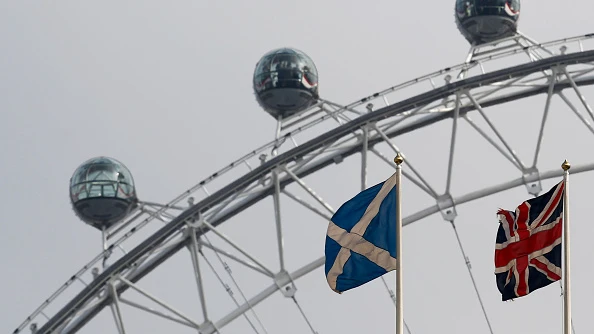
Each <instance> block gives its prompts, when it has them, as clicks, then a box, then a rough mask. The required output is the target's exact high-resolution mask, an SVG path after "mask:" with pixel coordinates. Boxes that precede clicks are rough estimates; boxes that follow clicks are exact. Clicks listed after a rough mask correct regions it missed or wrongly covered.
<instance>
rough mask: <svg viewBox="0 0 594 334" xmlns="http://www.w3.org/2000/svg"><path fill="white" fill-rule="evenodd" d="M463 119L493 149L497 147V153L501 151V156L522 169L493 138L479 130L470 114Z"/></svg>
mask: <svg viewBox="0 0 594 334" xmlns="http://www.w3.org/2000/svg"><path fill="white" fill-rule="evenodd" d="M462 118H464V120H466V121H467V122H468V124H470V126H472V128H473V129H475V130H476V131H477V132H478V133H479V134H480V135H481V136H482V137H483V138H485V139H486V140H487V141H488V142H489V143H490V144H491V145H493V147H495V149H497V151H499V153H501V155H503V156H504V157H505V158H506V159H507V160H508V161H509V162H511V163H512V164H513V165H514V166H515V167H516V168H518V169H521V167H520V165H518V163H517V162H516V161H515V160H514V158H513V157H512V156H510V155H509V154H508V153H507V152H505V151H504V150H503V149H502V148H501V147H500V146H499V145H498V144H497V143H496V142H495V141H494V140H493V139H491V137H489V135H487V134H486V133H485V131H483V130H482V129H481V128H479V127H478V125H476V123H474V121H473V120H472V119H471V118H470V116H468V114H466V115H464V116H462Z"/></svg>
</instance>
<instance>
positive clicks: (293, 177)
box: [284, 167, 334, 214]
mask: <svg viewBox="0 0 594 334" xmlns="http://www.w3.org/2000/svg"><path fill="white" fill-rule="evenodd" d="M284 170H285V173H287V175H289V176H290V177H291V178H292V179H293V180H295V182H297V184H299V185H300V186H301V188H303V189H304V190H305V191H306V192H307V193H308V194H310V195H311V197H313V198H314V199H315V200H316V201H318V203H320V204H321V205H322V206H323V207H324V208H326V210H328V211H329V212H330V213H331V214H334V209H332V207H331V206H330V204H328V203H327V202H326V201H324V199H323V198H322V197H320V196H319V195H318V194H316V192H315V191H314V190H313V189H311V188H310V187H309V186H307V184H305V182H303V180H302V179H300V178H299V177H297V175H295V173H293V172H292V171H291V170H289V169H288V168H287V167H284Z"/></svg>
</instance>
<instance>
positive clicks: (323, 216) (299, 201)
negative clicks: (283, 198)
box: [283, 189, 332, 220]
mask: <svg viewBox="0 0 594 334" xmlns="http://www.w3.org/2000/svg"><path fill="white" fill-rule="evenodd" d="M283 194H285V195H287V196H289V198H291V199H293V200H294V201H295V202H297V203H299V204H301V205H303V206H304V207H306V208H308V209H309V210H311V211H312V212H314V213H316V214H318V215H319V216H320V217H322V218H324V219H325V220H330V219H331V218H332V217H330V216H329V215H327V214H326V213H324V212H322V211H321V210H319V209H318V208H316V207H315V206H313V205H311V204H309V203H307V202H306V201H304V200H302V199H301V198H300V197H298V196H297V195H294V194H292V193H291V192H289V191H288V190H286V189H284V190H283Z"/></svg>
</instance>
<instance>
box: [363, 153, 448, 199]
mask: <svg viewBox="0 0 594 334" xmlns="http://www.w3.org/2000/svg"><path fill="white" fill-rule="evenodd" d="M369 151H371V152H373V153H374V154H375V155H377V156H378V157H379V158H380V159H382V160H383V161H385V162H386V163H387V164H388V165H390V166H391V167H394V168H395V166H396V164H395V163H394V161H393V160H391V159H388V157H386V156H385V155H384V154H383V153H382V152H380V151H378V150H377V149H376V148H371V149H370V150H369ZM402 175H404V177H406V178H407V179H408V180H409V181H410V182H412V183H414V184H415V185H416V186H417V187H419V188H421V190H423V191H424V192H426V193H427V194H428V195H429V196H431V197H433V198H437V195H436V194H435V193H433V192H431V191H430V190H429V189H428V188H427V187H425V185H424V184H422V183H421V182H419V181H417V180H416V179H415V178H414V177H412V175H410V174H408V173H407V172H405V171H402Z"/></svg>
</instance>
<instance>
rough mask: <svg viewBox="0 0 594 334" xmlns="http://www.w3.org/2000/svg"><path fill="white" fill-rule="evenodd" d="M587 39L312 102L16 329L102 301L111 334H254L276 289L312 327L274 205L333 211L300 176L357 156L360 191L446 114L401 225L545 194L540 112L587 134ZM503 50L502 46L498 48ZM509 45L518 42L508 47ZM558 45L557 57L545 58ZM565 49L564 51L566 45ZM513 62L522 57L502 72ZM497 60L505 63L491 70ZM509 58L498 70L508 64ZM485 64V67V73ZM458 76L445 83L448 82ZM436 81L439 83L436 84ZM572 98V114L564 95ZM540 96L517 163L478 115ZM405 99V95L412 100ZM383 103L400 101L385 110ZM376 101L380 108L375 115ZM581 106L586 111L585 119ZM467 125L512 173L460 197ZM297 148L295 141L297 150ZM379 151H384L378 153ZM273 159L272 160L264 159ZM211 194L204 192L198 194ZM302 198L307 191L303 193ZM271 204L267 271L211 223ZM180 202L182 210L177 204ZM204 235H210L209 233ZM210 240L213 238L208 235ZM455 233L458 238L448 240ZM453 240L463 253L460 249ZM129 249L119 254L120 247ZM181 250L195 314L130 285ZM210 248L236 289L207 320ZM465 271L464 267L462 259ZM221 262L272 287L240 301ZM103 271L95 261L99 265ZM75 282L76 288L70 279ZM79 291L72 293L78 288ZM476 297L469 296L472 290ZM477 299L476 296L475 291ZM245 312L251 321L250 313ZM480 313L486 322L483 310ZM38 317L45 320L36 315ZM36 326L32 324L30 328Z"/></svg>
mask: <svg viewBox="0 0 594 334" xmlns="http://www.w3.org/2000/svg"><path fill="white" fill-rule="evenodd" d="M591 38H592V36H591V35H586V36H581V37H575V38H568V39H563V40H559V41H553V42H550V43H546V44H537V43H535V42H533V41H532V40H530V39H529V38H527V37H525V36H524V35H518V36H515V37H514V38H511V39H508V40H504V41H498V42H497V43H498V45H497V46H495V45H492V46H491V47H492V49H493V50H494V51H493V50H492V51H491V52H490V53H484V52H482V51H481V50H478V49H477V48H472V49H471V50H470V52H469V56H468V58H467V60H466V62H465V63H463V64H460V65H457V66H454V67H450V68H447V69H444V70H441V71H438V72H435V73H432V74H430V75H426V76H423V77H420V78H417V79H415V80H411V81H409V82H406V83H403V84H400V85H398V86H394V87H391V88H389V89H387V90H385V91H382V92H379V93H376V94H373V95H371V96H369V97H365V98H363V99H360V100H358V101H357V102H354V103H352V104H350V105H346V106H341V105H338V104H336V103H333V102H330V101H326V100H320V101H319V103H318V104H317V105H316V106H314V107H312V108H311V109H309V110H307V111H306V112H304V113H301V114H299V115H296V116H294V117H291V118H289V119H285V120H281V121H279V123H278V127H277V130H276V133H275V140H274V141H272V142H270V143H268V144H266V145H264V146H262V147H260V148H258V149H256V150H254V151H252V152H250V153H249V154H247V155H245V156H244V157H242V158H241V159H239V160H236V161H234V162H232V163H231V164H230V165H228V166H226V167H225V168H223V169H222V170H220V171H218V172H217V173H214V174H213V175H211V176H209V177H208V178H206V179H205V180H203V181H201V182H200V183H199V184H197V185H195V186H193V187H192V188H190V189H188V190H187V191H185V192H184V193H182V194H181V195H179V196H178V197H176V198H175V199H174V200H173V201H171V202H170V203H168V204H165V205H161V204H157V203H151V202H142V203H141V205H140V206H139V208H138V209H137V211H136V212H134V213H133V214H131V216H130V218H129V219H127V220H126V221H125V222H123V223H121V224H119V225H116V226H114V227H112V229H111V230H108V231H106V236H105V240H106V242H107V244H108V245H109V246H107V248H106V250H105V251H104V252H102V253H101V254H99V255H98V256H97V257H96V258H94V259H93V260H92V261H90V262H89V263H88V264H87V265H85V266H84V267H83V268H82V269H81V270H80V271H78V272H77V273H75V274H74V275H73V276H72V277H71V278H70V279H69V280H68V281H67V282H66V283H65V284H64V285H63V286H62V287H61V288H60V289H59V290H58V291H56V292H55V293H54V294H53V295H52V296H50V298H48V299H47V300H46V301H45V302H44V303H43V304H42V305H41V306H40V307H39V308H38V309H37V310H35V311H34V312H33V314H32V315H31V316H29V317H28V318H27V319H26V320H25V321H24V322H23V323H22V324H21V325H20V326H19V327H18V328H17V329H16V330H15V331H14V333H19V332H21V331H22V330H23V329H25V328H26V327H27V326H30V328H31V330H32V331H33V332H35V333H73V332H76V331H77V330H78V329H80V328H81V327H82V326H84V325H85V324H86V323H87V322H88V321H89V320H90V319H92V318H93V317H94V316H95V315H96V314H98V313H99V312H100V311H101V310H102V309H103V308H105V307H107V306H109V307H110V309H111V310H112V313H113V317H114V320H115V323H116V327H117V328H118V330H119V332H120V333H125V323H126V320H125V317H124V316H122V314H124V313H125V312H123V311H122V307H123V306H124V305H125V306H126V307H134V308H137V309H140V310H143V311H145V312H147V314H152V315H155V316H158V317H162V318H165V319H168V320H171V321H173V322H176V323H178V324H181V325H184V326H187V327H190V328H194V329H196V330H198V331H199V332H200V333H217V332H218V331H219V330H220V329H221V328H223V327H224V326H225V325H227V324H229V323H230V322H231V321H233V320H234V319H236V318H238V317H241V316H244V317H245V318H246V319H247V320H248V322H249V323H250V325H251V326H252V329H254V331H255V332H260V331H263V332H266V329H265V327H264V324H262V322H260V320H259V318H258V315H257V312H256V311H255V306H256V305H257V304H258V303H260V302H261V301H263V300H264V299H266V298H267V297H268V296H270V295H272V294H273V293H275V292H277V291H280V292H281V293H282V294H283V295H284V296H286V297H288V298H291V299H293V301H294V302H295V303H296V305H297V307H298V309H299V311H300V312H301V314H302V315H303V318H304V320H305V321H306V322H307V324H308V325H309V327H310V329H311V330H312V332H315V330H314V327H315V324H313V323H311V322H310V321H309V319H308V317H307V316H306V312H305V310H303V309H302V308H301V307H300V306H299V303H298V300H297V299H296V284H295V282H296V281H297V280H298V279H299V278H300V277H302V276H303V275H306V274H307V273H309V272H311V271H313V270H315V269H316V268H319V267H320V266H321V265H322V264H323V263H324V259H323V257H320V258H318V259H315V260H313V261H311V262H310V263H308V264H306V265H305V266H302V267H301V268H298V269H296V270H293V271H289V269H288V266H287V263H286V261H285V256H284V242H283V231H282V226H283V224H282V215H281V212H282V203H284V201H286V200H287V199H289V200H291V201H294V202H295V203H298V204H300V205H301V206H303V207H304V208H305V209H307V210H309V211H311V212H313V213H315V214H316V215H318V216H320V217H321V218H322V220H324V221H327V220H329V219H330V217H331V215H332V214H333V213H334V209H335V208H333V207H332V206H331V205H330V204H329V202H328V201H327V200H325V199H324V197H323V196H322V195H321V194H319V193H317V192H316V191H315V188H314V187H312V185H311V184H309V183H308V182H306V180H305V179H306V177H307V176H308V175H310V174H313V173H315V172H317V171H319V170H321V169H323V168H325V167H327V166H330V165H333V164H339V163H341V162H342V161H343V160H344V159H345V158H347V157H350V156H352V155H354V154H361V174H360V180H361V187H362V188H365V187H366V185H367V175H368V165H369V162H368V161H369V160H370V159H372V158H374V159H377V160H379V161H385V162H386V164H387V165H389V166H393V162H392V159H391V157H392V156H393V155H394V154H396V153H402V154H403V155H405V156H406V154H405V153H406V152H401V150H400V148H399V147H398V146H396V144H395V142H394V139H395V138H397V137H400V136H405V135H407V134H410V133H412V132H414V131H416V130H419V129H422V128H425V127H427V126H429V125H432V124H435V123H438V122H440V121H443V120H446V119H452V120H453V122H452V128H451V137H450V145H449V158H448V165H447V169H446V170H445V172H444V174H445V176H444V175H442V177H445V183H444V184H445V187H444V189H441V188H437V187H435V185H434V184H433V185H432V182H431V178H430V177H428V176H427V174H426V172H422V171H421V169H418V168H417V165H416V164H415V161H414V160H413V161H411V159H407V161H406V168H405V172H404V178H405V180H406V182H410V183H411V184H414V186H415V187H417V188H418V189H419V190H421V191H422V192H423V193H425V194H426V196H427V198H428V201H427V202H426V203H424V205H425V206H424V207H423V208H422V209H420V210H419V211H417V212H416V213H413V214H411V215H409V216H407V217H405V218H404V225H408V224H411V223H413V222H416V221H418V220H420V219H422V218H425V217H427V216H429V215H432V214H435V213H441V215H442V217H443V219H444V220H446V221H449V222H451V224H452V226H453V227H454V229H455V224H454V222H455V218H456V217H457V212H456V208H457V207H458V206H460V205H462V204H464V203H467V202H471V201H473V200H476V199H479V198H482V197H485V196H489V195H491V194H495V193H497V192H501V191H504V190H507V189H511V188H514V187H518V186H521V185H525V186H526V187H527V190H528V192H529V193H531V194H533V195H536V194H538V193H539V192H540V191H541V190H542V186H541V181H542V180H545V179H548V178H553V177H559V176H561V174H562V173H561V171H560V170H553V171H544V172H543V171H541V170H539V163H538V162H539V160H538V158H539V156H540V152H541V145H542V141H543V133H544V128H545V124H546V121H547V117H548V115H549V109H550V101H551V99H552V98H553V96H555V95H557V96H558V97H559V98H560V99H561V100H562V101H563V102H564V103H565V104H566V105H567V106H568V107H569V109H570V110H571V111H572V112H573V113H574V114H575V115H576V116H577V117H578V119H579V120H580V121H581V122H582V123H583V125H584V126H585V127H586V128H587V129H588V130H589V131H590V132H592V133H593V134H594V128H593V127H592V122H593V121H594V113H593V111H592V108H591V107H590V106H589V104H588V103H587V101H586V99H585V98H584V96H583V94H582V93H581V91H580V87H581V86H584V85H591V84H593V83H594V75H593V74H592V72H593V71H594V50H587V49H586V48H585V46H584V45H585V44H586V43H587V42H590V41H591ZM508 42H509V43H511V44H510V45H507V44H506V43H508ZM514 43H515V44H514ZM554 47H559V52H556V51H555V52H553V51H551V50H553V48H554ZM572 47H573V48H574V49H575V50H574V51H577V52H572V53H567V51H568V50H570V51H571V48H572ZM518 55H521V56H522V57H524V59H526V55H528V57H529V61H528V62H522V63H521V64H520V65H515V66H509V64H508V63H509V62H510V61H511V62H512V63H514V64H517V63H519V62H518V61H517V60H515V59H514V57H515V56H518ZM497 61H502V63H501V68H497V64H498V63H497ZM506 62H507V63H506ZM489 65H494V66H493V69H492V70H491V71H489V70H487V68H488V66H489ZM454 77H455V78H456V79H455V80H453V79H452V78H454ZM436 82H442V83H443V84H440V85H437V84H436ZM566 91H573V93H575V95H576V96H577V101H578V102H579V103H580V104H581V105H582V106H581V107H580V108H578V107H576V105H575V104H574V103H573V102H572V100H571V98H570V97H568V95H569V93H567V92H566ZM537 95H545V97H546V98H545V103H544V111H543V113H542V117H541V123H540V130H539V134H538V138H537V145H536V148H535V149H534V152H533V154H532V157H533V158H532V161H530V162H529V163H526V162H525V161H523V160H522V159H521V158H520V155H519V154H518V152H517V151H516V150H515V149H514V148H513V146H512V144H511V143H510V142H509V141H508V140H507V138H506V136H504V135H503V134H502V132H500V129H499V128H498V127H497V126H496V125H495V124H496V123H495V122H493V121H492V120H491V118H490V117H489V116H488V115H487V112H486V110H487V109H488V108H489V107H493V106H496V105H501V104H504V103H507V102H512V101H516V100H519V99H524V98H527V97H531V96H537ZM410 96H413V97H410ZM390 101H400V102H397V103H394V104H391V103H390ZM376 106H382V107H380V108H377V107H376ZM581 110H584V112H582V111H581ZM472 113H474V114H475V115H474V116H473V117H475V116H476V117H480V118H481V119H482V121H483V123H485V124H486V126H482V127H481V126H480V125H479V124H478V123H477V122H476V121H475V120H474V119H473V118H471V114H472ZM461 121H462V122H465V123H467V124H468V125H469V126H471V127H472V128H473V129H474V130H475V131H476V132H477V133H478V134H479V135H480V136H481V137H482V138H484V140H485V141H486V142H488V143H489V144H490V145H492V146H493V147H494V148H495V149H496V150H497V152H499V154H500V155H501V157H503V158H504V159H505V160H507V161H508V162H509V164H510V165H512V166H513V168H515V169H517V173H518V178H516V179H514V180H511V181H507V182H504V183H501V184H498V185H494V186H490V187H486V188H483V189H478V190H476V191H473V192H469V193H466V194H462V195H460V194H454V193H453V191H452V184H453V182H454V181H453V180H454V179H453V177H452V173H453V170H454V165H455V164H454V157H455V148H456V145H457V143H459V141H460V140H461V138H458V137H459V136H458V127H459V123H460V122H461ZM298 141H301V142H303V143H302V144H298ZM385 150H388V152H389V153H384V152H383V151H385ZM268 155H270V158H269V157H268ZM593 169H594V161H593V162H592V163H590V164H585V165H581V166H574V167H572V172H573V173H578V172H585V171H590V170H593ZM207 187H208V188H207ZM297 191H300V192H301V193H302V194H305V195H304V197H303V198H302V197H300V196H299V195H297V194H296V192H297ZM268 196H271V197H272V200H273V208H274V216H273V217H274V222H275V226H276V238H277V250H278V258H279V264H278V267H276V266H275V267H270V266H268V265H266V264H265V263H264V262H263V261H261V260H259V259H258V258H257V257H256V256H254V255H252V254H250V253H249V252H248V251H246V250H245V249H244V248H243V247H242V246H241V245H239V244H238V243H236V242H235V241H233V240H232V239H231V238H230V237H228V236H227V235H225V233H224V232H222V231H221V228H220V225H221V224H222V223H223V222H225V221H227V220H229V219H230V218H232V217H234V216H236V215H238V214H239V213H241V212H242V211H243V210H245V209H247V208H248V207H250V206H252V205H254V204H256V203H258V202H259V201H261V200H263V199H265V198H267V197H268ZM183 201H186V202H187V205H184V204H182V203H183ZM207 232H210V233H207ZM209 236H211V237H212V238H215V237H216V240H217V242H211V241H210V237H209ZM456 236H457V237H458V235H457V234H456ZM458 241H459V245H460V248H461V250H462V253H463V254H464V250H463V248H462V243H461V241H460V240H459V238H458ZM126 249H128V251H127V250H126ZM182 249H186V250H187V251H188V252H189V253H190V255H191V264H192V267H193V273H194V276H195V281H196V287H197V290H198V292H199V296H200V298H199V303H200V309H201V312H202V314H201V319H196V318H195V314H194V315H192V316H190V315H185V314H183V313H182V312H180V311H179V310H177V309H175V308H174V307H173V306H170V305H168V304H167V303H165V302H164V301H162V300H161V299H160V298H158V297H157V296H154V295H152V294H151V293H150V292H148V291H146V290H144V289H143V288H142V287H140V286H139V285H138V282H139V281H140V280H141V279H142V278H143V277H144V276H145V275H147V274H149V273H150V272H151V271H152V270H153V269H155V268H156V267H157V266H159V265H160V264H161V263H163V262H164V261H166V260H167V259H168V258H170V257H171V256H173V255H174V254H176V253H177V252H179V251H180V250H182ZM204 249H206V250H208V252H210V253H211V254H215V256H216V257H217V258H218V259H219V260H220V261H221V262H222V263H224V266H225V270H226V271H227V273H228V274H229V275H230V277H231V279H232V281H233V282H234V284H233V285H234V288H231V287H230V286H229V285H227V284H226V283H224V282H223V280H222V278H221V277H219V276H218V274H217V277H218V279H219V283H222V284H223V285H224V286H225V289H226V290H227V291H228V292H230V295H231V297H232V299H233V302H234V305H235V306H234V308H233V309H232V310H231V311H230V312H229V313H228V314H227V315H226V316H224V317H222V318H220V319H211V317H210V316H209V313H208V309H209V308H208V301H207V300H206V298H205V294H204V290H205V287H204V286H205V284H206V283H205V281H204V279H203V275H202V272H203V271H204V270H205V269H206V268H208V267H211V268H212V265H211V264H210V262H209V260H208V258H207V257H206V256H205V252H204V251H203V250H204ZM463 256H464V258H465V261H466V263H467V265H468V268H469V272H470V274H471V275H472V273H471V271H470V263H469V260H468V259H467V257H466V255H463ZM223 259H231V260H233V261H234V262H236V263H238V264H239V265H241V266H243V267H245V268H248V269H250V270H252V271H254V272H257V273H258V274H259V275H260V276H261V278H262V279H263V280H266V281H267V282H268V283H269V285H268V287H267V288H265V289H263V290H262V291H261V292H259V293H257V294H255V295H253V296H245V295H243V292H242V290H241V288H240V287H239V285H238V283H237V282H236V281H235V279H234V278H233V276H232V275H231V270H230V269H229V266H228V265H227V263H226V262H224V260H223ZM107 260H109V262H107V264H106V266H105V268H103V269H102V270H100V269H99V267H101V262H104V263H106V261H107ZM75 282H76V283H80V284H75ZM81 285H82V289H78V290H75V289H76V287H77V286H78V287H80V286H81ZM128 289H132V290H135V291H136V292H138V293H140V294H141V295H143V296H144V297H146V298H147V299H148V300H150V301H151V302H152V304H153V305H155V306H158V307H159V309H160V310H157V309H155V308H151V307H149V306H146V305H144V304H141V303H139V302H135V301H132V300H129V299H128V298H126V296H125V295H123V293H124V292H125V291H126V290H128ZM231 290H238V291H239V292H240V293H241V294H242V299H243V300H242V301H239V300H238V299H237V298H235V297H233V295H232V294H231ZM65 291H69V292H70V293H71V294H73V293H76V296H75V297H74V298H72V299H70V301H68V302H67V303H64V304H61V305H60V309H59V310H58V311H57V312H55V313H53V314H46V310H47V306H48V305H50V304H52V303H54V304H55V303H57V302H56V300H57V299H59V297H60V296H61V295H64V294H65ZM477 294H478V289H477ZM479 301H480V296H479ZM248 314H250V317H249V318H248V316H247V315H248ZM485 317H486V319H487V322H488V317H487V313H486V311H485ZM44 318H45V320H44ZM39 325H41V327H39Z"/></svg>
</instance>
